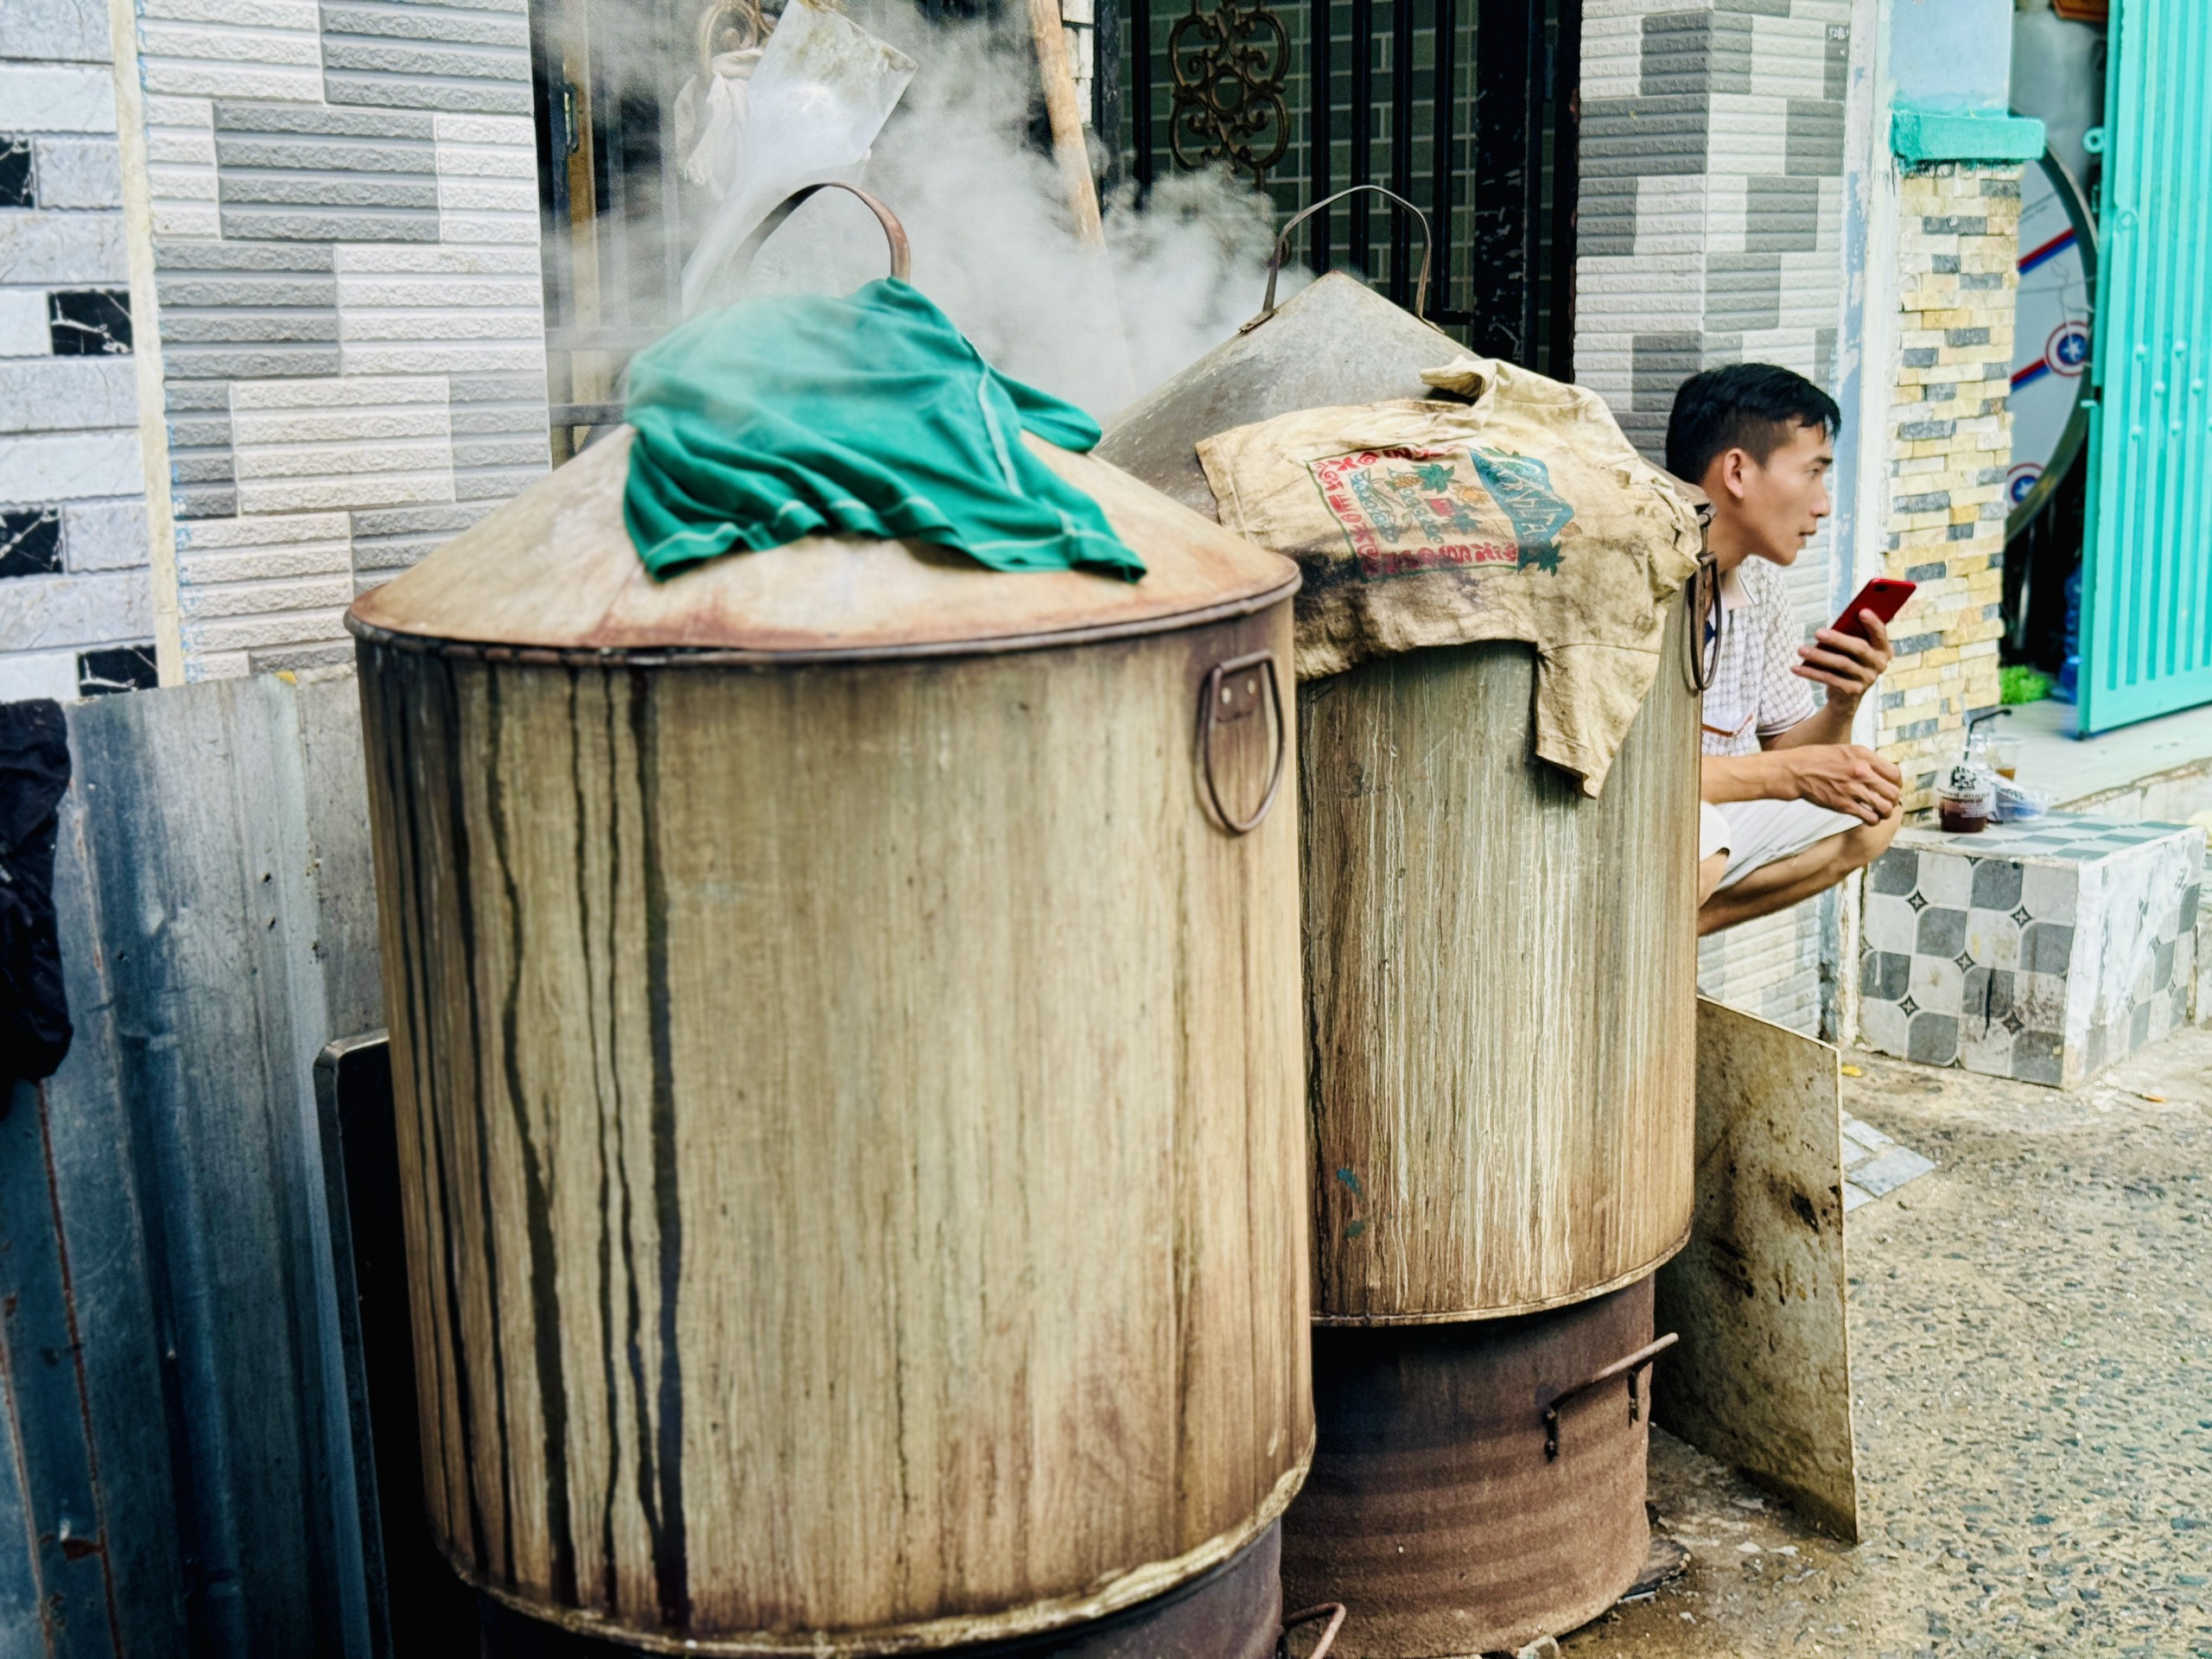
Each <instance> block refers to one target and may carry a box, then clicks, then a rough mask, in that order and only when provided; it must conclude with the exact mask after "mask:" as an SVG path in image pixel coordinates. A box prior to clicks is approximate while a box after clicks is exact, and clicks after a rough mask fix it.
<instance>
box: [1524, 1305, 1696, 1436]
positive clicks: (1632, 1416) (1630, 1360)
mask: <svg viewBox="0 0 2212 1659" xmlns="http://www.w3.org/2000/svg"><path fill="white" fill-rule="evenodd" d="M1681 1339H1682V1338H1681V1333H1680V1332H1674V1331H1669V1332H1668V1333H1667V1334H1666V1335H1665V1336H1663V1337H1662V1338H1659V1340H1658V1341H1656V1342H1653V1343H1647V1344H1645V1345H1644V1346H1643V1347H1641V1348H1639V1349H1637V1351H1635V1352H1634V1353H1632V1354H1629V1355H1625V1356H1624V1357H1622V1358H1619V1359H1617V1360H1615V1361H1614V1362H1613V1363H1611V1364H1610V1365H1608V1366H1606V1367H1605V1370H1602V1371H1597V1372H1593V1373H1592V1374H1591V1375H1590V1376H1586V1377H1584V1378H1583V1379H1582V1381H1580V1383H1576V1384H1575V1385H1574V1386H1573V1388H1571V1389H1567V1390H1565V1391H1564V1392H1563V1393H1560V1394H1557V1395H1553V1396H1552V1402H1551V1404H1549V1405H1548V1406H1546V1407H1545V1408H1544V1461H1545V1462H1546V1463H1550V1462H1553V1461H1554V1460H1555V1459H1557V1458H1558V1456H1559V1408H1560V1407H1561V1406H1563V1405H1565V1404H1566V1403H1567V1402H1568V1401H1570V1400H1572V1399H1573V1398H1574V1397H1575V1395H1579V1394H1587V1393H1588V1392H1589V1391H1590V1390H1591V1389H1594V1388H1598V1387H1599V1386H1600V1385H1602V1384H1604V1383H1610V1382H1611V1381H1612V1380H1613V1379H1614V1378H1615V1377H1617V1376H1621V1375H1622V1374H1623V1373H1626V1375H1627V1376H1628V1420H1629V1421H1630V1422H1631V1423H1632V1422H1635V1421H1637V1418H1638V1416H1639V1415H1640V1414H1641V1411H1642V1402H1640V1401H1638V1400H1637V1392H1636V1379H1637V1375H1638V1374H1639V1373H1640V1372H1641V1371H1642V1370H1643V1368H1644V1367H1645V1366H1647V1365H1649V1363H1651V1362H1652V1361H1653V1360H1655V1359H1656V1358H1658V1357H1659V1356H1660V1355H1662V1354H1663V1353H1665V1352H1666V1351H1667V1350H1669V1348H1671V1347H1673V1346H1674V1345H1675V1344H1676V1343H1678V1342H1680V1341H1681Z"/></svg>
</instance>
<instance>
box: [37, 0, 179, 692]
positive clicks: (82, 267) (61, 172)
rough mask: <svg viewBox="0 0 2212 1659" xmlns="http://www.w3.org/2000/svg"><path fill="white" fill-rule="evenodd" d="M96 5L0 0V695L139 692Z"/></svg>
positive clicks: (123, 332) (110, 130)
mask: <svg viewBox="0 0 2212 1659" xmlns="http://www.w3.org/2000/svg"><path fill="white" fill-rule="evenodd" d="M111 55H112V54H111V49H110V47H109V42H108V20H107V9H106V8H105V6H101V5H93V4H88V3H84V0H7V3H6V4H5V5H4V6H0V702H9V701H13V700H15V699H17V698H22V697H54V698H57V699H67V698H72V697H76V696H84V695H90V694H93V693H97V692H100V691H106V690H129V689H130V688H131V687H133V686H137V685H143V684H147V683H151V681H152V679H153V677H154V661H153V650H152V646H153V639H152V631H153V609H152V604H151V591H150V585H149V572H148V569H147V559H146V480H145V468H144V466H143V461H142V460H141V458H140V454H139V447H138V392H137V365H136V363H135V362H134V361H133V359H132V335H133V330H132V327H131V324H132V318H131V315H130V287H129V284H130V272H129V269H128V264H127V261H126V258H125V255H124V233H123V194H122V183H121V176H120V174H119V171H118V155H117V143H116V114H115V72H114V68H113V66H112V64H111Z"/></svg>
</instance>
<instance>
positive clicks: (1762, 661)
mask: <svg viewBox="0 0 2212 1659" xmlns="http://www.w3.org/2000/svg"><path fill="white" fill-rule="evenodd" d="M1720 608H1721V610H1722V611H1723V612H1724V613H1726V626H1724V627H1723V628H1722V629H1721V631H1720V652H1719V661H1718V662H1717V663H1716V664H1714V666H1713V683H1712V684H1711V685H1710V686H1708V687H1707V688H1706V693H1705V716H1704V718H1705V752H1706V753H1707V754H1731V755H1732V754H1757V753H1758V752H1759V748H1760V743H1759V740H1760V739H1761V738H1763V737H1772V736H1774V735H1775V734H1777V733H1778V732H1786V731H1788V730H1789V728H1791V727H1792V726H1795V725H1796V723H1797V722H1798V721H1801V720H1804V719H1806V718H1807V717H1808V716H1809V715H1812V714H1814V713H1815V711H1817V710H1818V709H1819V708H1820V703H1819V701H1818V700H1817V699H1816V698H1815V696H1813V687H1812V683H1811V682H1809V681H1808V680H1802V679H1800V678H1799V677H1797V676H1796V675H1795V674H1792V673H1791V672H1790V670H1791V669H1793V668H1795V667H1796V665H1797V663H1798V656H1797V645H1798V642H1799V636H1798V629H1797V626H1796V623H1795V622H1794V621H1792V620H1791V619H1790V615H1789V590H1788V589H1786V588H1783V585H1782V573H1781V571H1779V570H1777V569H1775V567H1774V566H1773V565H1772V564H1770V563H1768V562H1767V561H1766V560H1764V559H1762V558H1757V557H1753V558H1748V559H1745V561H1744V562H1743V563H1741V564H1740V565H1738V566H1737V567H1736V569H1733V570H1732V571H1730V572H1729V573H1728V574H1727V575H1726V576H1724V577H1722V578H1721V582H1720ZM1711 648H1712V641H1711V625H1710V624H1708V625H1707V649H1708V650H1710V649H1711Z"/></svg>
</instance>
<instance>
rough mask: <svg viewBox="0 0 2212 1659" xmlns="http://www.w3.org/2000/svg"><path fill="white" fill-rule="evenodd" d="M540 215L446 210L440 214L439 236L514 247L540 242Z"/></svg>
mask: <svg viewBox="0 0 2212 1659" xmlns="http://www.w3.org/2000/svg"><path fill="white" fill-rule="evenodd" d="M537 228H538V227H537V213H536V212H535V211H533V212H531V213H461V212H459V211H454V212H450V213H448V212H446V211H444V210H441V211H440V212H439V214H438V239H439V240H440V241H442V242H447V243H471V242H481V243H490V244H497V245H505V246H512V247H529V248H535V247H536V246H537Z"/></svg>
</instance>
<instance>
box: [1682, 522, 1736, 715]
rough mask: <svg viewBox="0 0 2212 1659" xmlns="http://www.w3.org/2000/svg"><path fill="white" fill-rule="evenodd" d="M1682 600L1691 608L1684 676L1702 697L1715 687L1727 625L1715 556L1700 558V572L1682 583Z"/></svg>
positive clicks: (1684, 646)
mask: <svg viewBox="0 0 2212 1659" xmlns="http://www.w3.org/2000/svg"><path fill="white" fill-rule="evenodd" d="M1682 601H1683V603H1684V604H1686V605H1687V606H1688V607H1689V616H1688V620H1687V621H1686V622H1685V623H1684V625H1683V639H1682V654H1683V663H1682V677H1683V679H1684V680H1685V681H1686V682H1688V685H1689V689H1690V690H1692V691H1694V692H1696V693H1697V694H1698V695H1700V696H1703V695H1704V694H1705V693H1706V692H1707V690H1710V689H1711V688H1712V685H1713V676H1714V675H1715V674H1717V673H1719V671H1720V636H1721V633H1722V632H1723V631H1724V630H1726V627H1727V626H1728V609H1727V607H1726V606H1725V605H1723V604H1722V603H1721V602H1720V569H1719V566H1717V565H1716V564H1714V563H1713V555H1712V554H1710V553H1706V554H1702V555H1700V556H1699V558H1698V562H1697V569H1695V570H1694V571H1692V572H1691V573H1690V579H1689V580H1688V582H1684V583H1683V584H1682ZM1707 629H1711V630H1712V633H1713V639H1712V641H1711V644H1710V645H1708V644H1707V640H1706V637H1705V636H1706V631H1707Z"/></svg>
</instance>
